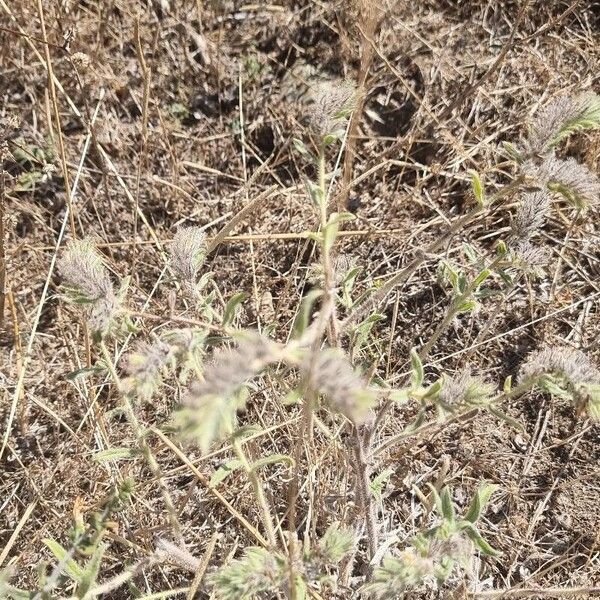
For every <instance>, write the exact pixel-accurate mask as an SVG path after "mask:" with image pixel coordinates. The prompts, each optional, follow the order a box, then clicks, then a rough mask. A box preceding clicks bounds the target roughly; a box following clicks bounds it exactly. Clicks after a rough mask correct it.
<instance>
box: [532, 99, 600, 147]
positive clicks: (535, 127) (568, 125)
mask: <svg viewBox="0 0 600 600" xmlns="http://www.w3.org/2000/svg"><path fill="white" fill-rule="evenodd" d="M599 124H600V97H598V96H597V95H596V94H593V93H586V94H582V95H580V96H577V97H572V96H568V95H564V96H559V97H558V98H555V99H554V100H552V101H551V102H550V103H549V104H547V105H546V106H545V107H544V108H542V109H541V110H539V111H538V112H537V114H536V115H535V118H534V119H533V121H532V123H531V127H530V131H529V137H528V139H527V142H526V147H527V150H528V151H529V153H530V154H532V155H544V154H546V153H547V152H548V151H549V150H551V148H552V147H553V146H555V145H556V144H557V143H558V142H559V141H560V140H562V139H563V138H564V137H566V136H567V135H569V134H570V133H572V132H574V131H576V130H578V129H586V128H592V127H597V126H598V125H599Z"/></svg>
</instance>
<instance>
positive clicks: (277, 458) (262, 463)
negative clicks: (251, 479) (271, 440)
mask: <svg viewBox="0 0 600 600" xmlns="http://www.w3.org/2000/svg"><path fill="white" fill-rule="evenodd" d="M280 462H282V463H286V464H288V465H290V466H291V467H293V466H294V464H295V462H294V459H293V458H292V457H291V456H288V455H287V454H271V456H265V457H263V458H259V459H258V460H256V461H254V462H253V463H252V471H258V470H259V469H262V468H264V467H267V466H269V465H272V464H275V463H280Z"/></svg>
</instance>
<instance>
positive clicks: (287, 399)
mask: <svg viewBox="0 0 600 600" xmlns="http://www.w3.org/2000/svg"><path fill="white" fill-rule="evenodd" d="M303 395H304V394H303V393H302V390H300V389H298V388H294V389H293V390H290V391H289V392H288V393H287V394H286V395H285V396H284V397H283V399H282V400H281V403H282V404H283V405H284V406H292V405H294V404H298V402H300V400H301V399H302V397H303Z"/></svg>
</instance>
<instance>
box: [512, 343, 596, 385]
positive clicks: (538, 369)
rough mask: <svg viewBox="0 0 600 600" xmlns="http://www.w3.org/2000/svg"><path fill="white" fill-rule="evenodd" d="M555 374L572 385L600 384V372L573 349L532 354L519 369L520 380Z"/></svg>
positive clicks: (552, 349)
mask: <svg viewBox="0 0 600 600" xmlns="http://www.w3.org/2000/svg"><path fill="white" fill-rule="evenodd" d="M547 374H556V375H559V376H560V377H564V378H565V379H567V380H568V381H569V382H571V383H572V384H574V385H576V384H592V385H597V384H600V371H599V370H598V369H597V367H596V366H595V365H594V364H593V363H592V362H591V361H590V359H589V358H588V357H587V356H586V355H585V354H584V353H583V352H582V351H581V350H575V349H573V348H568V347H564V348H545V349H543V350H538V351H536V352H532V353H531V354H530V355H529V356H528V357H527V360H526V361H525V363H524V364H523V366H522V367H521V374H520V380H521V381H527V380H529V379H537V378H539V377H540V376H542V375H547Z"/></svg>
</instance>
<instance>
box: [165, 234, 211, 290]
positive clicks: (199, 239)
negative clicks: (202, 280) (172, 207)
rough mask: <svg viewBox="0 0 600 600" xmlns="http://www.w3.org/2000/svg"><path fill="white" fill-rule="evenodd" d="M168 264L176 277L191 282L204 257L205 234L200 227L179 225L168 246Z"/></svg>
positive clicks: (194, 278) (193, 280) (193, 281)
mask: <svg viewBox="0 0 600 600" xmlns="http://www.w3.org/2000/svg"><path fill="white" fill-rule="evenodd" d="M170 252H171V260H170V265H171V268H172V269H173V271H174V273H175V275H176V276H177V278H178V279H179V280H180V281H182V282H185V283H188V284H193V283H195V281H196V276H197V275H198V271H199V270H200V267H201V266H202V265H203V264H204V260H205V258H206V235H205V233H204V231H202V229H200V227H180V228H179V229H178V230H177V233H176V234H175V236H174V237H173V241H172V242H171V247H170Z"/></svg>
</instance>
